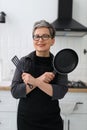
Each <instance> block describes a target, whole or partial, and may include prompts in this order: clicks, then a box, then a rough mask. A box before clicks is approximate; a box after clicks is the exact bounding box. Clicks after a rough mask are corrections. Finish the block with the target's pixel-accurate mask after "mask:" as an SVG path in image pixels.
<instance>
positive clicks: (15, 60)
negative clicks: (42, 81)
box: [11, 55, 33, 89]
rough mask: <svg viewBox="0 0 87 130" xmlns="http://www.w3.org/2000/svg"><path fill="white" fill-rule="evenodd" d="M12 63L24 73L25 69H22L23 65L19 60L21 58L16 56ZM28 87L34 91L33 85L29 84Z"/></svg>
mask: <svg viewBox="0 0 87 130" xmlns="http://www.w3.org/2000/svg"><path fill="white" fill-rule="evenodd" d="M11 61H12V62H13V63H14V65H15V66H16V68H17V69H18V70H19V71H20V72H21V71H22V73H23V72H24V69H23V67H22V65H21V63H20V60H19V58H18V57H17V56H16V55H15V56H14V57H13V58H12V59H11ZM28 86H29V87H30V89H32V88H33V86H32V85H31V84H29V83H28Z"/></svg>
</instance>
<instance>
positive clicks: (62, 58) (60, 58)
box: [53, 48, 79, 75]
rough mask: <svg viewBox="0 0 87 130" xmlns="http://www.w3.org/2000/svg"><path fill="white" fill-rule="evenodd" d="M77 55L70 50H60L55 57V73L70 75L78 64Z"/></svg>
mask: <svg viewBox="0 0 87 130" xmlns="http://www.w3.org/2000/svg"><path fill="white" fill-rule="evenodd" d="M78 60H79V58H78V55H77V53H76V52H75V51H74V50H73V49H70V48H65V49H62V50H60V51H59V52H58V53H57V54H56V55H55V57H54V60H53V66H54V73H60V74H63V75H65V74H68V73H70V72H72V71H73V70H74V69H75V68H76V66H77V64H78Z"/></svg>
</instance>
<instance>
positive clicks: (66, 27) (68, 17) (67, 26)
mask: <svg viewBox="0 0 87 130" xmlns="http://www.w3.org/2000/svg"><path fill="white" fill-rule="evenodd" d="M72 5H73V0H59V2H58V18H57V19H56V20H55V21H54V22H53V23H52V25H53V26H54V28H55V29H56V36H72V37H81V36H84V35H86V34H87V27H85V26H84V25H82V24H80V23H79V22H77V21H76V20H74V19H72V9H73V6H72Z"/></svg>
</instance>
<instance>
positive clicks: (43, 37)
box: [33, 34, 51, 41]
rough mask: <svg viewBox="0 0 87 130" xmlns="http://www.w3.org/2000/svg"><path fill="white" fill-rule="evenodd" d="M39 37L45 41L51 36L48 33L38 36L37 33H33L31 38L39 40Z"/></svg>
mask: <svg viewBox="0 0 87 130" xmlns="http://www.w3.org/2000/svg"><path fill="white" fill-rule="evenodd" d="M40 38H41V39H42V40H44V41H45V40H48V39H49V38H51V36H50V35H48V34H43V35H42V36H39V35H38V34H36V35H33V40H35V41H39V40H40Z"/></svg>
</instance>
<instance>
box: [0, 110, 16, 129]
mask: <svg viewBox="0 0 87 130" xmlns="http://www.w3.org/2000/svg"><path fill="white" fill-rule="evenodd" d="M0 130H17V125H16V113H15V112H8V113H7V112H4V113H3V112H0Z"/></svg>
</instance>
